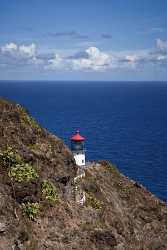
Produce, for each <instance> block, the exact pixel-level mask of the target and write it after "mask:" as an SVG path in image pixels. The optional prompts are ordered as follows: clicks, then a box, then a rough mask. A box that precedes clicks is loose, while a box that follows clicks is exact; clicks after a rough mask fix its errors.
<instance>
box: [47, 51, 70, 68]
mask: <svg viewBox="0 0 167 250" xmlns="http://www.w3.org/2000/svg"><path fill="white" fill-rule="evenodd" d="M65 65H66V61H65V60H64V59H63V58H61V57H60V56H59V55H58V54H55V56H54V57H53V58H52V59H49V60H48V65H47V66H45V69H52V70H55V69H62V68H64V69H65Z"/></svg>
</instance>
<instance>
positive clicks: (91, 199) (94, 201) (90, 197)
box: [86, 193, 102, 211]
mask: <svg viewBox="0 0 167 250" xmlns="http://www.w3.org/2000/svg"><path fill="white" fill-rule="evenodd" d="M86 201H87V204H88V205H90V206H91V207H92V208H94V209H96V210H97V211H101V210H102V204H101V202H100V201H99V200H97V199H96V197H95V196H94V195H92V194H90V193H87V195H86Z"/></svg>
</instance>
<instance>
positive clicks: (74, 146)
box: [71, 130, 85, 167]
mask: <svg viewBox="0 0 167 250" xmlns="http://www.w3.org/2000/svg"><path fill="white" fill-rule="evenodd" d="M84 142H85V138H84V137H83V136H81V135H80V133H79V130H77V131H76V133H75V134H74V135H73V136H72V137H71V150H72V152H73V155H74V159H75V162H76V165H78V166H80V167H83V166H85V148H84Z"/></svg>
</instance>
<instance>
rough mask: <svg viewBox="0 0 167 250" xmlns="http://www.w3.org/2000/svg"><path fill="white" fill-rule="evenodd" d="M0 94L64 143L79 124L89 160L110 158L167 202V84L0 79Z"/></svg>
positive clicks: (129, 175)
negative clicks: (12, 101)
mask: <svg viewBox="0 0 167 250" xmlns="http://www.w3.org/2000/svg"><path fill="white" fill-rule="evenodd" d="M0 96H1V97H6V98H9V99H11V100H14V101H16V102H18V103H21V104H22V105H24V106H25V107H26V108H27V109H28V110H29V111H30V113H31V114H32V115H33V116H34V117H35V118H36V119H37V120H38V121H39V122H40V123H41V125H42V126H44V127H45V128H47V129H48V130H50V131H51V132H52V133H55V134H56V135H58V136H59V137H61V138H62V139H63V140H64V141H65V143H67V144H69V137H70V136H71V135H72V134H73V132H75V130H76V129H78V128H79V129H80V131H81V134H82V135H84V136H85V137H86V139H87V140H86V149H87V151H86V157H87V160H88V161H90V160H100V159H106V160H110V161H111V162H113V163H114V164H116V165H117V166H118V168H119V169H120V171H122V172H123V173H124V174H125V175H127V176H128V177H130V178H133V179H134V180H136V181H138V182H140V183H141V184H143V185H144V186H146V187H147V188H148V189H149V190H150V191H152V192H153V193H155V194H156V195H157V196H158V197H160V198H161V199H163V200H166V201H167V82H166V83H165V82H79V81H78V82H77V81H75V82H72V81H69V82H58V81H57V82H48V81H46V82H45V81H41V82H40V81H34V82H33V81H31V82H27V81H26V82H24V81H19V82H17V81H4V82H3V81H0Z"/></svg>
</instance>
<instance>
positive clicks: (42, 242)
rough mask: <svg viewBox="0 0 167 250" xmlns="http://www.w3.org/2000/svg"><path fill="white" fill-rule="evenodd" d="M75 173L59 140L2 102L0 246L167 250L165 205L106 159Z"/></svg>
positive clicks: (22, 249) (19, 249)
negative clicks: (78, 197)
mask: <svg viewBox="0 0 167 250" xmlns="http://www.w3.org/2000/svg"><path fill="white" fill-rule="evenodd" d="M67 129H68V128H67ZM76 173H77V167H76V165H75V163H74V159H73V156H72V154H71V152H70V150H69V149H68V148H67V147H66V146H65V145H64V143H63V142H62V141H61V140H60V139H59V138H57V137H56V136H54V135H51V134H50V133H49V132H47V131H46V130H45V129H43V128H41V127H40V126H39V125H38V124H37V123H36V122H35V121H34V120H33V119H32V118H31V117H30V116H29V115H28V114H27V112H26V111H25V109H24V108H23V107H21V106H20V105H17V104H15V103H11V102H8V101H6V100H3V99H0V250H10V249H11V250H25V249H27V250H44V249H49V250H56V249H58V250H64V249H90V250H91V249H92V250H93V249H99V250H101V249H104V250H107V249H115V250H124V249H125V250H130V249H132V250H161V249H162V250H163V249H164V250H165V249H167V205H166V204H165V203H164V202H162V201H160V200H159V199H158V198H156V197H155V196H154V195H152V194H151V193H150V192H148V191H147V190H146V189H145V188H144V187H142V186H141V185H139V184H138V183H135V182H133V181H131V180H129V179H128V178H126V177H125V176H123V175H122V174H121V173H119V171H118V170H117V169H116V168H115V167H114V166H112V165H111V164H109V163H108V162H105V161H101V162H99V163H94V164H92V165H91V166H90V167H89V168H88V169H86V170H85V177H83V178H81V179H78V180H77V182H76V183H74V181H73V179H74V177H75V176H76ZM76 188H78V190H80V191H84V192H85V194H86V202H85V204H84V205H83V206H81V205H79V204H78V203H76V201H75V192H76Z"/></svg>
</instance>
